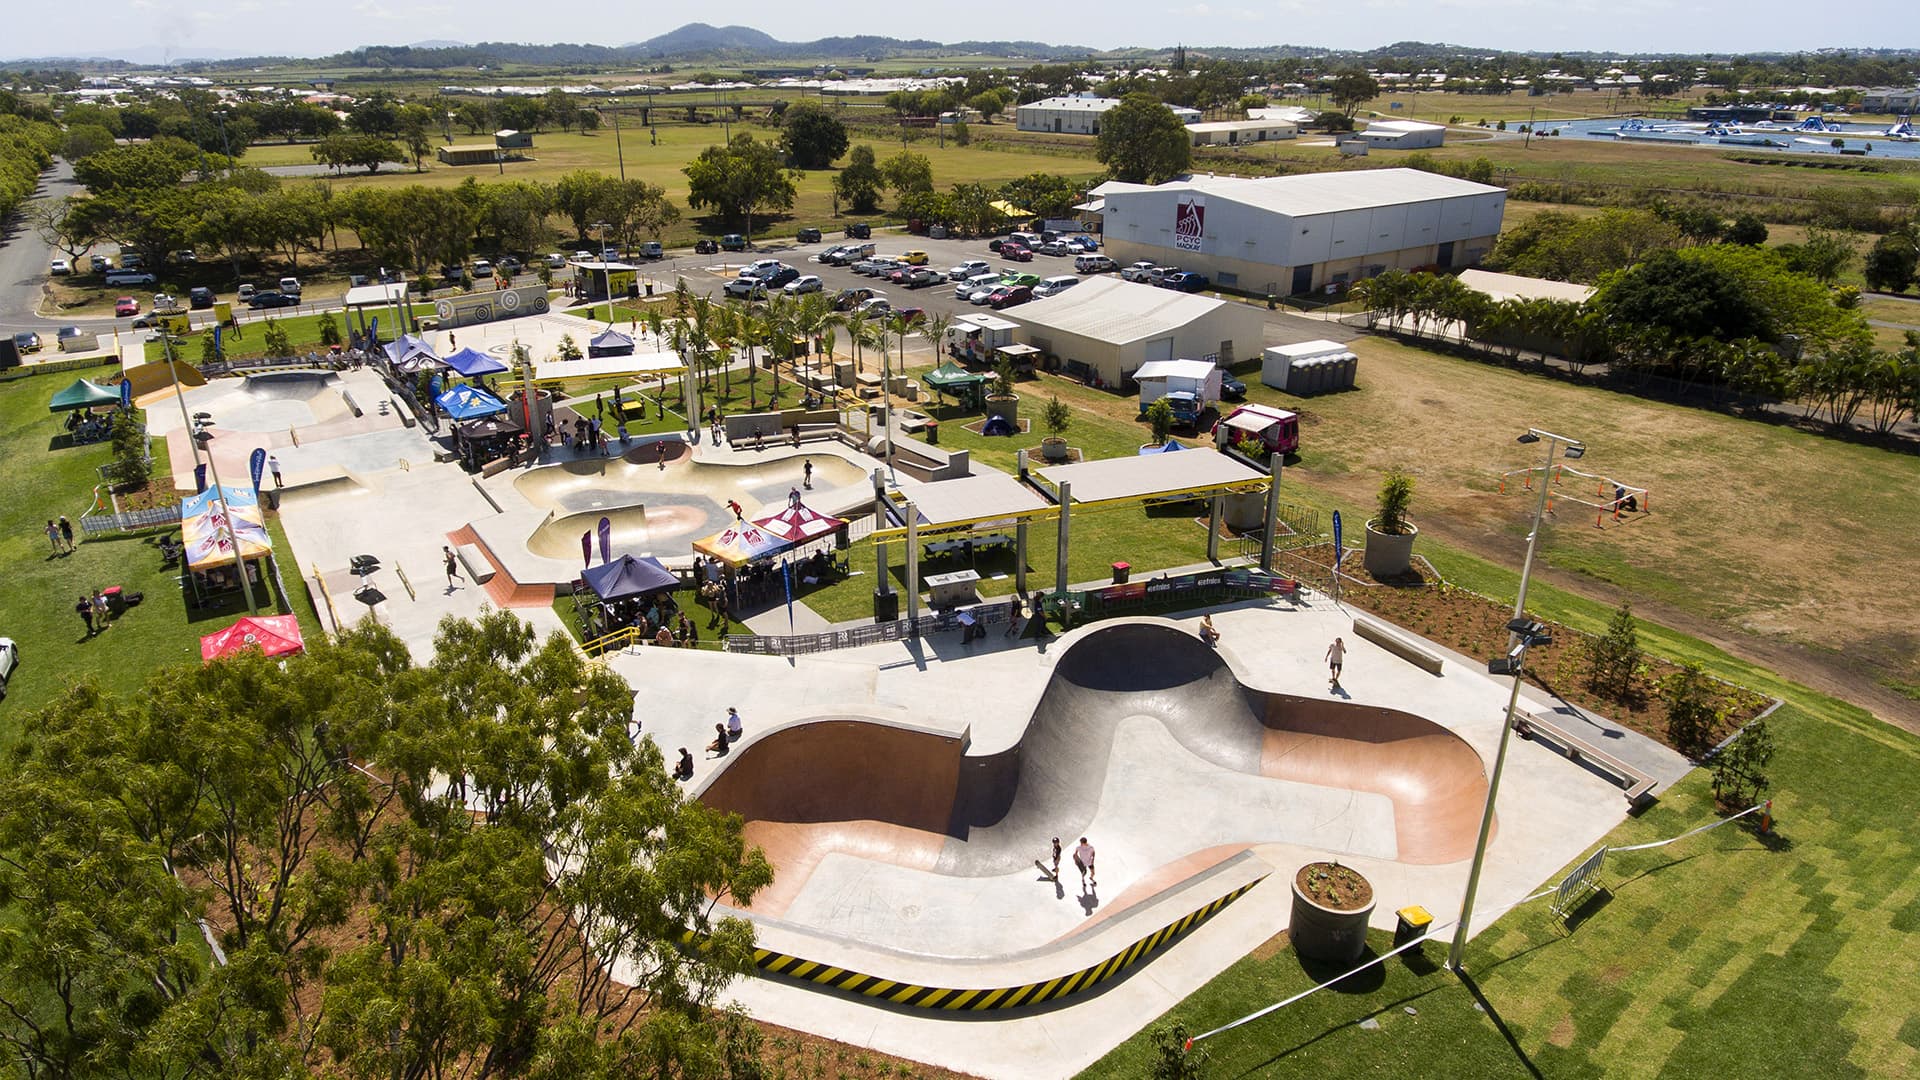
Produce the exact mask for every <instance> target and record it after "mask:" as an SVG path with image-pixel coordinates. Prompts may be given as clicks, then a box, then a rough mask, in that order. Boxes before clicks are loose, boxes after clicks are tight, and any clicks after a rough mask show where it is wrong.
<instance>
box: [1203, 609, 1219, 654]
mask: <svg viewBox="0 0 1920 1080" xmlns="http://www.w3.org/2000/svg"><path fill="white" fill-rule="evenodd" d="M1200 640H1201V641H1204V642H1206V643H1207V647H1208V648H1214V647H1216V646H1218V645H1219V644H1220V631H1218V630H1215V629H1214V628H1213V616H1211V615H1202V616H1200Z"/></svg>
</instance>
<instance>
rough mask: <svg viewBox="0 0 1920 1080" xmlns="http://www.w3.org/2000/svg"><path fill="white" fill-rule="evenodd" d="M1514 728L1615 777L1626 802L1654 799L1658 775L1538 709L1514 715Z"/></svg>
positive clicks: (1524, 735)
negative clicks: (1569, 729) (1633, 764)
mask: <svg viewBox="0 0 1920 1080" xmlns="http://www.w3.org/2000/svg"><path fill="white" fill-rule="evenodd" d="M1513 729H1514V731H1515V732H1516V733H1518V734H1520V735H1521V736H1523V737H1525V738H1529V739H1532V740H1533V741H1534V742H1537V743H1540V744H1542V745H1544V746H1546V747H1548V748H1549V749H1551V750H1553V751H1554V752H1555V753H1558V754H1559V755H1560V756H1561V757H1564V758H1566V759H1567V760H1568V761H1571V762H1573V763H1575V764H1576V765H1581V766H1584V767H1585V768H1586V769H1587V770H1588V771H1590V772H1595V773H1599V774H1600V775H1602V776H1604V777H1605V778H1607V779H1609V780H1611V781H1613V782H1614V783H1615V784H1617V785H1619V787H1620V791H1621V794H1623V795H1625V796H1626V797H1627V802H1629V803H1632V804H1633V805H1635V806H1638V805H1640V804H1641V803H1642V802H1649V801H1651V799H1652V792H1653V788H1654V786H1655V784H1656V783H1657V782H1658V780H1657V778H1655V777H1653V776H1650V775H1648V774H1647V773H1644V772H1642V771H1641V770H1639V769H1636V768H1634V767H1633V766H1632V765H1629V764H1627V763H1626V762H1624V761H1622V760H1620V759H1619V758H1617V757H1614V756H1613V755H1612V754H1609V753H1607V752H1606V751H1605V750H1602V749H1600V748H1599V747H1598V746H1595V745H1593V744H1592V743H1590V742H1588V741H1586V740H1585V739H1582V738H1580V737H1579V736H1578V735H1575V734H1574V733H1572V732H1571V731H1568V730H1566V729H1565V728H1563V727H1560V726H1559V725H1558V724H1555V723H1554V722H1553V721H1551V720H1547V719H1545V718H1544V717H1542V716H1540V715H1539V714H1538V713H1521V714H1520V715H1519V716H1518V717H1516V718H1515V719H1514V722H1513Z"/></svg>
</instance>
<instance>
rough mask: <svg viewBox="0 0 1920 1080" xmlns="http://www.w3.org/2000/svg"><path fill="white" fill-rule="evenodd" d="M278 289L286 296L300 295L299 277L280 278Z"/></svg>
mask: <svg viewBox="0 0 1920 1080" xmlns="http://www.w3.org/2000/svg"><path fill="white" fill-rule="evenodd" d="M280 291H281V292H283V293H286V294H287V295H288V296H299V295H300V279H299V278H296V277H283V278H281V279H280Z"/></svg>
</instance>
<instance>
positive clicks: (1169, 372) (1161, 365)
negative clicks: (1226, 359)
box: [1133, 360, 1217, 382]
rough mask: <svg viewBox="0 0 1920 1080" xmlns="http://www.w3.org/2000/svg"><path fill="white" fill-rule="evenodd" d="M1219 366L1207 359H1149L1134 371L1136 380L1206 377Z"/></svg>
mask: <svg viewBox="0 0 1920 1080" xmlns="http://www.w3.org/2000/svg"><path fill="white" fill-rule="evenodd" d="M1216 370H1217V368H1215V366H1214V365H1213V364H1210V363H1208V362H1207V361H1205V360H1149V361H1147V362H1146V363H1144V364H1141V365H1140V367H1139V369H1138V370H1137V371H1135V372H1134V373H1133V381H1134V382H1146V381H1147V380H1148V379H1205V378H1206V377H1207V376H1209V375H1212V374H1213V373H1214V371H1216Z"/></svg>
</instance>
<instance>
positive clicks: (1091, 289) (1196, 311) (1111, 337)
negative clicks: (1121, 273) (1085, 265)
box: [1007, 277, 1225, 345]
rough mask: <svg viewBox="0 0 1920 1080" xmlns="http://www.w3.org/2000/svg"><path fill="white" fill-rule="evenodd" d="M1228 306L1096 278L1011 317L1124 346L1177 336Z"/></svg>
mask: <svg viewBox="0 0 1920 1080" xmlns="http://www.w3.org/2000/svg"><path fill="white" fill-rule="evenodd" d="M1224 304H1225V301H1222V300H1215V299H1212V298H1210V297H1205V296H1196V295H1194V294H1191V293H1183V292H1175V291H1173V290H1171V289H1159V288H1155V287H1154V286H1152V285H1141V284H1138V283H1136V282H1132V281H1122V280H1120V279H1119V278H1117V277H1095V278H1087V279H1085V280H1083V281H1081V282H1080V284H1079V285H1078V286H1077V287H1075V288H1072V289H1068V290H1067V291H1066V292H1063V293H1061V294H1060V295H1058V296H1050V297H1048V298H1047V299H1045V300H1035V301H1034V302H1032V303H1030V304H1022V305H1020V306H1019V307H1017V308H1012V309H1010V310H1009V311H1008V313H1007V314H1008V315H1009V316H1010V317H1011V318H1012V319H1013V320H1014V321H1016V322H1018V323H1021V324H1022V325H1024V326H1026V327H1027V328H1028V329H1029V330H1032V329H1033V328H1035V327H1039V328H1041V329H1045V330H1058V331H1060V332H1061V333H1066V334H1077V335H1079V336H1080V337H1084V338H1088V339H1091V340H1094V341H1103V342H1106V343H1108V344H1112V345H1124V344H1127V343H1128V342H1133V341H1144V340H1146V339H1148V338H1155V337H1162V336H1164V335H1167V334H1170V333H1173V332H1174V331H1175V330H1178V329H1180V328H1181V327H1183V326H1186V325H1187V324H1188V323H1191V322H1193V321H1194V320H1195V319H1200V318H1204V317H1206V316H1207V315H1209V314H1212V313H1213V312H1214V311H1216V310H1218V309H1219V308H1220V307H1222V306H1223V305H1224Z"/></svg>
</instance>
